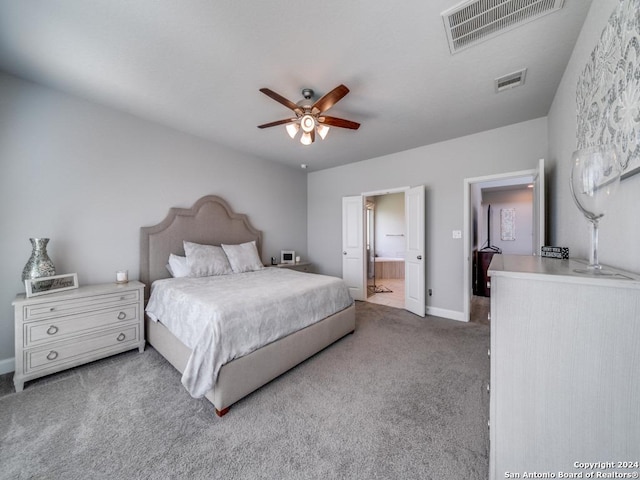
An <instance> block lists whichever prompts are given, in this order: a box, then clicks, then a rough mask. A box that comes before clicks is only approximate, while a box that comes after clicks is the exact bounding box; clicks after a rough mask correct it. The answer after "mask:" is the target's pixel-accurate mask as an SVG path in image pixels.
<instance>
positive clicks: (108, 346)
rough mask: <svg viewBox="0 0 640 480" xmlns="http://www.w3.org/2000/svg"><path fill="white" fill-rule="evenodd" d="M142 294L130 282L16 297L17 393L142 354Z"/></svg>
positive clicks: (15, 376)
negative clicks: (71, 371)
mask: <svg viewBox="0 0 640 480" xmlns="http://www.w3.org/2000/svg"><path fill="white" fill-rule="evenodd" d="M143 289H144V284H142V283H140V282H135V281H134V282H128V283H125V284H115V283H109V284H104V285H92V286H85V287H80V288H77V289H74V290H67V291H64V292H59V293H51V294H47V295H41V296H36V297H31V298H26V297H25V295H24V294H20V295H18V296H17V297H16V300H15V301H14V302H13V306H14V310H15V362H16V370H15V375H14V377H13V383H14V385H15V388H16V391H17V392H20V391H22V389H23V387H24V382H26V381H28V380H32V379H34V378H38V377H42V376H44V375H49V374H51V373H54V372H58V371H60V370H64V369H67V368H71V367H75V366H77V365H81V364H83V363H87V362H91V361H93V360H97V359H99V358H103V357H107V356H109V355H114V354H116V353H120V352H124V351H126V350H131V349H134V348H137V349H139V350H140V352H142V351H143V350H144V345H145V340H144V314H143V313H144V312H143V305H142V302H143V298H144V293H143Z"/></svg>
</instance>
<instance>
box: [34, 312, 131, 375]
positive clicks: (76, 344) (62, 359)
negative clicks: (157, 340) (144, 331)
mask: <svg viewBox="0 0 640 480" xmlns="http://www.w3.org/2000/svg"><path fill="white" fill-rule="evenodd" d="M139 340H140V330H139V324H134V325H127V326H124V327H123V328H117V329H110V330H108V331H106V332H100V333H99V334H96V335H92V336H89V335H88V336H86V337H85V338H83V339H79V338H76V339H74V340H73V341H68V342H60V343H55V344H52V345H48V346H45V347H36V348H32V349H29V350H25V351H24V371H25V374H26V373H30V372H32V371H37V370H41V369H48V368H54V369H56V370H57V367H58V366H60V365H64V364H81V363H85V362H88V361H91V360H92V359H93V358H95V359H97V358H102V357H103V356H104V354H105V352H108V351H109V350H114V351H115V350H120V349H122V350H123V351H124V350H126V349H127V347H128V346H129V345H132V344H136V343H138V342H139Z"/></svg>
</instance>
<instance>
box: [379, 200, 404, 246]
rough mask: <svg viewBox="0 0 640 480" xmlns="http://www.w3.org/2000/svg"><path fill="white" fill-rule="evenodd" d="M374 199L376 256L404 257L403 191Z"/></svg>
mask: <svg viewBox="0 0 640 480" xmlns="http://www.w3.org/2000/svg"><path fill="white" fill-rule="evenodd" d="M375 199H376V209H375V230H376V232H375V235H376V241H375V255H376V257H404V250H405V248H406V238H405V236H404V234H405V233H406V228H405V213H404V193H390V194H388V195H379V196H377V197H375ZM399 235H402V236H399ZM399 252H402V255H398V253H399Z"/></svg>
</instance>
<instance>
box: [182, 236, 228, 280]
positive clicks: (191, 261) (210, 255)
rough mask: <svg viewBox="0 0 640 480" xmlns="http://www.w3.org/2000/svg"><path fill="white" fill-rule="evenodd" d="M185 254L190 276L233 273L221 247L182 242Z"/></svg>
mask: <svg viewBox="0 0 640 480" xmlns="http://www.w3.org/2000/svg"><path fill="white" fill-rule="evenodd" d="M182 243H183V245H184V252H185V254H186V255H187V265H188V267H189V275H190V276H191V277H209V276H212V275H228V274H229V273H233V270H231V265H229V260H227V256H226V255H225V253H224V251H223V250H222V248H221V247H216V246H214V245H200V244H198V243H192V242H182Z"/></svg>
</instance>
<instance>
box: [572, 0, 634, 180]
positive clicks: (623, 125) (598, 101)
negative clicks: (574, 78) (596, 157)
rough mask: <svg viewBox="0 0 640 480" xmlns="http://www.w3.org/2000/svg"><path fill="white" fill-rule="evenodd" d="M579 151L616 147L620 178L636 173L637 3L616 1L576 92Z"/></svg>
mask: <svg viewBox="0 0 640 480" xmlns="http://www.w3.org/2000/svg"><path fill="white" fill-rule="evenodd" d="M576 104H577V114H578V129H577V141H578V142H577V143H578V149H582V148H585V147H589V146H594V145H598V144H613V145H615V146H616V149H617V153H618V156H619V162H620V166H621V167H622V172H623V175H622V178H627V177H629V176H631V175H633V174H635V173H638V172H640V0H620V3H619V4H618V7H617V8H616V9H615V11H614V12H613V13H612V14H611V17H610V18H609V21H608V23H607V26H606V27H605V29H604V30H603V31H602V34H601V35H600V40H599V42H598V44H597V45H596V47H595V48H594V49H593V51H592V52H591V57H590V59H589V62H588V63H587V65H586V66H585V68H584V70H583V71H582V74H581V75H580V76H579V77H578V85H577V89H576Z"/></svg>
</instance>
